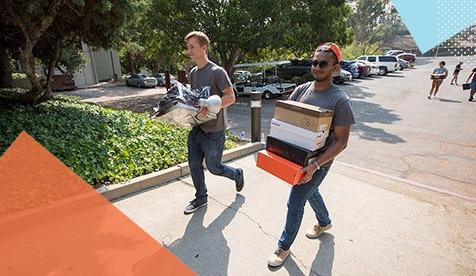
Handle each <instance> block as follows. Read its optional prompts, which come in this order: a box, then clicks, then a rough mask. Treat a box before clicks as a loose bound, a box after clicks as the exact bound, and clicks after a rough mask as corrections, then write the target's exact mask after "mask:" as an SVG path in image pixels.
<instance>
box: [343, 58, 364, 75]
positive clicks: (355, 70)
mask: <svg viewBox="0 0 476 276" xmlns="http://www.w3.org/2000/svg"><path fill="white" fill-rule="evenodd" d="M340 68H342V69H344V70H346V71H349V72H350V73H351V74H352V77H353V78H359V77H361V75H360V72H359V66H358V65H357V64H355V63H354V62H352V61H350V60H343V61H341V62H340Z"/></svg>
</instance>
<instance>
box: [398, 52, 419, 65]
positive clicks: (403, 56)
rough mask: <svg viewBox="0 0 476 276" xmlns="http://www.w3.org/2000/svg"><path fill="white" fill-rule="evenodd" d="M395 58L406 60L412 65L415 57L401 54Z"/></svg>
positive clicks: (410, 54)
mask: <svg viewBox="0 0 476 276" xmlns="http://www.w3.org/2000/svg"><path fill="white" fill-rule="evenodd" d="M397 58H400V59H403V60H406V61H408V62H412V63H413V62H415V60H416V55H414V54H412V53H402V54H398V55H397Z"/></svg>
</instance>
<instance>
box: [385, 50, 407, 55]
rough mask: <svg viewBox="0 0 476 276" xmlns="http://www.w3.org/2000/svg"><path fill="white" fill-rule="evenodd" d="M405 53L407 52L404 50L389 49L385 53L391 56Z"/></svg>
mask: <svg viewBox="0 0 476 276" xmlns="http://www.w3.org/2000/svg"><path fill="white" fill-rule="evenodd" d="M403 53H405V51H403V50H390V51H387V52H386V53H385V54H386V55H389V56H396V55H399V54H403Z"/></svg>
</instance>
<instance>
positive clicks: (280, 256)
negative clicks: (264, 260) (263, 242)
mask: <svg viewBox="0 0 476 276" xmlns="http://www.w3.org/2000/svg"><path fill="white" fill-rule="evenodd" d="M289 254H291V250H290V249H288V250H283V249H281V248H278V249H276V251H274V253H273V255H271V256H270V257H269V258H268V265H269V266H271V267H278V266H281V265H282V264H283V263H284V261H286V258H287V257H288V256H289Z"/></svg>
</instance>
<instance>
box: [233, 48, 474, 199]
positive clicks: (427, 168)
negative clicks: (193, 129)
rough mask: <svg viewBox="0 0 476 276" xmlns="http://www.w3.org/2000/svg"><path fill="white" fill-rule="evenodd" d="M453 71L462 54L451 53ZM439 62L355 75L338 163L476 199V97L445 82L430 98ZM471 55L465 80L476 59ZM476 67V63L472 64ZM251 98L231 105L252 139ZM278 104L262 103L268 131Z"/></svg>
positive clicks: (236, 125) (237, 128) (238, 129)
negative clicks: (350, 119) (346, 138)
mask: <svg viewBox="0 0 476 276" xmlns="http://www.w3.org/2000/svg"><path fill="white" fill-rule="evenodd" d="M445 60H446V62H447V65H448V69H449V71H450V73H451V72H452V71H453V68H454V66H455V65H456V63H457V59H456V58H445ZM438 61H439V59H420V61H419V63H418V65H417V66H416V68H415V69H411V70H405V71H400V72H397V73H393V74H389V75H388V76H385V77H373V78H369V79H365V80H356V81H353V82H352V83H350V84H347V85H342V86H340V87H342V88H343V89H344V90H345V91H346V92H347V93H348V94H349V96H350V97H351V98H352V102H353V108H354V112H355V115H356V120H357V123H356V125H355V126H354V127H353V129H352V135H351V138H350V144H349V147H348V148H347V149H346V151H345V152H344V153H343V154H342V155H341V156H340V157H339V160H340V161H342V162H345V163H349V164H352V165H354V166H358V167H362V168H365V169H368V170H374V171H377V172H380V173H384V174H388V175H391V176H394V177H399V178H403V179H405V180H407V181H409V183H411V182H415V183H414V184H417V185H418V184H422V185H428V186H431V187H433V188H435V189H441V190H445V191H448V192H453V193H458V194H462V195H465V196H471V197H475V198H476V177H474V172H475V168H476V123H475V119H474V118H475V117H474V116H475V114H476V102H468V92H466V91H465V92H463V90H462V88H461V86H459V87H456V86H451V85H450V84H449V79H448V80H446V81H445V82H444V83H443V85H442V87H441V91H440V93H439V94H438V98H437V99H432V100H428V99H427V98H426V97H427V95H428V91H429V88H430V80H429V74H430V73H431V71H432V69H433V68H434V67H436V66H437V63H438ZM475 61H476V60H475V58H474V57H469V58H466V59H465V68H466V69H465V70H464V71H463V72H462V73H461V75H462V76H461V77H460V83H462V82H463V80H462V79H463V78H464V79H466V78H467V77H468V75H469V72H470V70H471V68H472V67H471V66H474V64H475ZM470 67H471V68H470ZM248 102H249V98H240V99H239V100H238V102H237V104H235V105H234V106H233V107H231V108H229V112H228V113H229V120H230V125H231V129H232V130H233V131H234V132H235V133H236V134H239V135H240V134H241V133H242V132H243V131H245V134H246V137H247V138H249V137H250V134H249V133H250V131H249V129H250V116H249V114H250V112H249V103H248ZM274 104H275V101H264V102H263V109H262V126H263V132H264V133H265V134H266V135H267V134H268V133H269V125H270V120H271V118H272V116H273V112H274Z"/></svg>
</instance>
